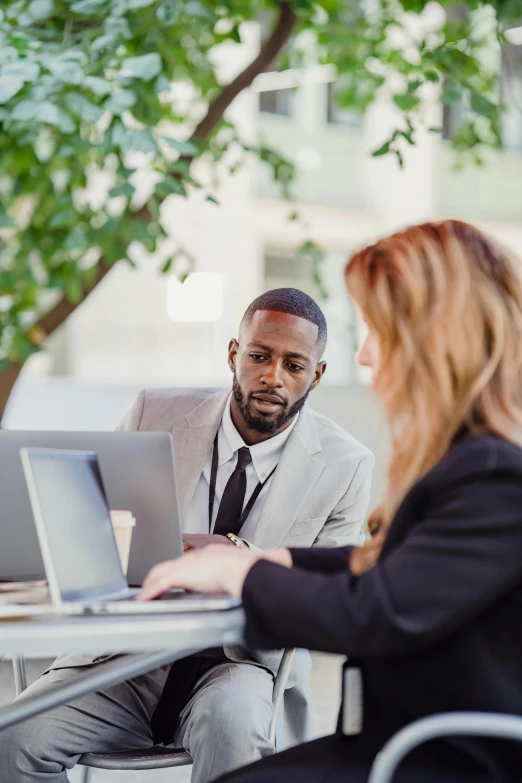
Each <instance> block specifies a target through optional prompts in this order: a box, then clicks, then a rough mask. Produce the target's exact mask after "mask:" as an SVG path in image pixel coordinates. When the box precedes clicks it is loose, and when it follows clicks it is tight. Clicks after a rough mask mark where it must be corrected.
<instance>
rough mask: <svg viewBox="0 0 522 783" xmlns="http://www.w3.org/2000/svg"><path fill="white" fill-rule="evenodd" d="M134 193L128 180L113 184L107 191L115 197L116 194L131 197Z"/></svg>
mask: <svg viewBox="0 0 522 783" xmlns="http://www.w3.org/2000/svg"><path fill="white" fill-rule="evenodd" d="M133 195H134V187H133V185H131V183H130V182H121V183H120V184H119V185H115V186H114V187H113V188H111V190H110V191H109V196H110V197H111V198H115V197H116V196H125V197H126V198H132V197H133Z"/></svg>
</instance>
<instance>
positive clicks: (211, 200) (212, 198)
mask: <svg viewBox="0 0 522 783" xmlns="http://www.w3.org/2000/svg"><path fill="white" fill-rule="evenodd" d="M205 200H206V201H210V203H211V204H216V206H218V207H219V206H220V204H219V201H218V200H217V198H216V197H215V196H207V198H206V199H205Z"/></svg>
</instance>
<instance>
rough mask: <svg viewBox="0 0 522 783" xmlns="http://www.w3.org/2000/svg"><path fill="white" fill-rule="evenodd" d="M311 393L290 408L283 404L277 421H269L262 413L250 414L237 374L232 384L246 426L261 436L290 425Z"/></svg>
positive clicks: (271, 433)
mask: <svg viewBox="0 0 522 783" xmlns="http://www.w3.org/2000/svg"><path fill="white" fill-rule="evenodd" d="M310 391H311V389H310V388H309V389H308V390H307V392H306V394H305V395H304V396H303V397H301V398H300V399H299V400H297V402H294V404H293V405H292V406H291V407H290V408H289V407H288V405H287V404H286V403H282V404H281V412H280V413H279V414H278V415H277V416H276V417H275V419H269V418H267V417H265V416H263V414H262V413H258V414H257V415H253V414H252V413H250V410H249V408H248V404H247V402H245V395H244V394H243V391H242V390H241V386H240V385H239V381H238V380H237V375H236V373H235V372H234V380H233V382H232V393H233V394H234V399H235V401H236V404H237V407H238V408H239V411H240V413H241V415H242V417H243V419H244V421H245V424H246V425H247V427H248V429H249V430H253V431H254V432H258V433H259V434H260V435H274V434H275V433H276V432H277V431H278V430H281V429H283V427H284V426H285V424H288V423H289V422H290V421H291V420H292V419H293V418H294V416H296V415H297V414H298V413H299V411H300V410H301V408H302V407H303V405H304V404H305V402H306V399H307V397H308V395H309V394H310ZM251 398H252V395H251V394H250V395H249V399H251Z"/></svg>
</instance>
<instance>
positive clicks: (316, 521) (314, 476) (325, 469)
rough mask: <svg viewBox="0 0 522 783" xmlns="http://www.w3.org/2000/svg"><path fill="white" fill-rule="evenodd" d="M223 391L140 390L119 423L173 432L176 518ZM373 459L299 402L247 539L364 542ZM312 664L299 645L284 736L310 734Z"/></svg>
mask: <svg viewBox="0 0 522 783" xmlns="http://www.w3.org/2000/svg"><path fill="white" fill-rule="evenodd" d="M229 394H230V390H228V389H220V390H218V391H216V390H211V389H154V390H146V391H142V392H141V393H140V394H139V396H138V398H137V400H136V402H135V403H134V405H133V407H132V408H131V410H130V411H129V412H128V413H127V414H126V415H125V416H124V418H123V420H122V421H121V423H120V425H119V427H118V429H123V430H144V431H148V432H170V433H172V438H173V443H174V454H175V469H176V479H177V487H178V492H179V500H180V508H181V518H182V519H183V518H184V517H185V515H186V513H187V510H188V507H189V504H190V501H191V500H192V496H193V494H194V491H195V489H196V485H197V483H198V481H199V478H200V476H201V473H202V471H203V466H204V464H205V461H206V459H207V456H208V453H209V451H210V449H211V447H212V443H213V441H214V438H215V435H216V432H217V430H218V428H219V425H220V422H221V418H222V416H223V411H224V409H225V405H226V402H227V399H228V395H229ZM372 467H373V455H372V454H371V452H370V451H368V449H367V448H365V447H364V446H362V445H361V444H360V443H359V442H358V441H356V440H355V439H354V438H352V437H351V436H350V435H348V434H347V433H346V432H344V431H343V430H341V429H340V428H339V427H338V426H337V425H336V424H334V423H333V422H332V421H330V420H329V419H327V418H325V417H324V416H319V415H318V414H317V413H315V412H314V411H312V409H311V408H310V407H309V406H308V405H305V406H304V407H303V409H302V410H301V413H300V415H299V419H298V421H297V424H296V426H295V427H294V429H293V430H292V433H291V435H290V437H289V439H288V441H287V444H286V446H285V449H284V452H283V456H282V457H281V460H280V462H279V465H278V467H277V470H276V472H275V474H274V477H273V479H272V483H271V485H270V488H269V490H268V494H267V497H266V499H265V503H264V505H263V508H262V510H261V515H260V518H259V522H258V524H257V527H256V531H255V534H254V537H253V539H252V542H251V543H252V544H253V545H254V546H256V547H259V548H261V549H273V548H277V547H309V546H326V547H337V546H346V545H347V544H359V543H362V541H363V540H364V533H363V524H364V521H365V515H366V510H367V506H368V500H369V492H370V482H371V472H372ZM225 654H226V655H227V657H228V658H229V659H230V660H232V661H236V662H240V663H243V662H244V663H249V664H251V665H252V664H253V665H257V666H263V667H264V668H267V669H268V670H270V671H271V672H273V673H275V672H276V671H277V669H278V666H279V662H280V660H281V655H282V653H281V651H273V652H259V651H248V650H246V649H245V648H242V647H226V648H225ZM98 660H100V658H98ZM103 660H105V657H103ZM94 662H95V661H94V660H93V658H92V657H84V658H83V659H81V660H80V658H79V656H77V655H76V656H72V655H71V656H65V657H63V658H60V659H58V661H56V663H55V664H54V666H53V668H58V667H65V666H67V667H69V666H78V665H89V664H92V663H94ZM310 665H311V664H310V657H309V655H308V653H306V652H305V651H302V652H301V651H300V652H299V654H298V655H296V657H295V663H294V666H293V671H292V674H291V676H290V678H289V681H288V688H287V691H286V694H285V704H284V710H282V711H281V714H282V716H283V718H282V720H284V723H285V724H286V725H285V726H284V729H285V738H286V742H285V743H284V744H288V743H294V742H301V741H304V740H305V739H308V737H309V736H310V731H311V727H310V723H309V710H308V709H306V707H307V705H308V703H309V693H308V675H309V672H310ZM281 730H283V725H282V726H281ZM278 734H279V732H278ZM278 746H279V747H280V746H281V742H280V740H279V737H278Z"/></svg>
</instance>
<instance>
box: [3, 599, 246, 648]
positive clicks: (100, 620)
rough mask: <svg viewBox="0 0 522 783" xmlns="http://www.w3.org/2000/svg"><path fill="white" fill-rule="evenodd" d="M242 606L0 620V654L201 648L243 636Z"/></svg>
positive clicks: (216, 645) (225, 642)
mask: <svg viewBox="0 0 522 783" xmlns="http://www.w3.org/2000/svg"><path fill="white" fill-rule="evenodd" d="M243 629H244V614H243V610H242V609H229V610H224V611H218V612H216V611H214V612H186V613H176V614H174V613H172V614H153V615H152V614H151V615H146V614H136V615H124V616H116V615H110V616H96V617H94V616H83V617H65V616H57V615H41V616H39V617H35V618H33V619H22V620H11V619H2V620H0V656H2V655H5V656H11V655H24V656H25V657H26V658H45V657H49V656H54V655H62V654H65V653H76V652H86V653H91V652H92V653H96V652H97V653H100V651H103V652H104V653H106V654H109V653H118V652H123V651H125V652H129V653H130V652H143V651H151V650H168V649H170V648H180V647H181V648H188V647H193V648H194V649H201V650H203V649H205V648H207V647H220V646H222V645H224V644H241V643H242V641H243Z"/></svg>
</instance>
